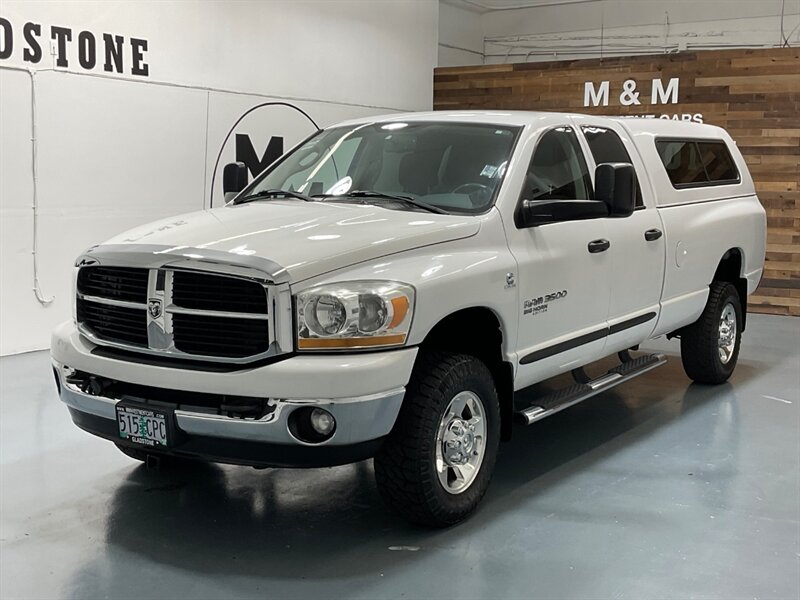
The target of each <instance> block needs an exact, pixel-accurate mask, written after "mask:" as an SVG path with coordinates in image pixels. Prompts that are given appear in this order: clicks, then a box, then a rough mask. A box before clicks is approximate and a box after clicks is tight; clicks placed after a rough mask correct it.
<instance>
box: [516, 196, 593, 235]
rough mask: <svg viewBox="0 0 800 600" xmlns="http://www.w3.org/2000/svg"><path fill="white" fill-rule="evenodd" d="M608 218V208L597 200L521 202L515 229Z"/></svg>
mask: <svg viewBox="0 0 800 600" xmlns="http://www.w3.org/2000/svg"><path fill="white" fill-rule="evenodd" d="M607 216H608V206H607V205H606V204H605V203H604V202H598V201H597V200H523V201H522V204H521V205H520V207H519V210H517V214H516V223H517V227H520V228H522V227H536V226H537V225H545V224H547V223H559V222H561V221H581V220H583V219H596V218H600V217H607Z"/></svg>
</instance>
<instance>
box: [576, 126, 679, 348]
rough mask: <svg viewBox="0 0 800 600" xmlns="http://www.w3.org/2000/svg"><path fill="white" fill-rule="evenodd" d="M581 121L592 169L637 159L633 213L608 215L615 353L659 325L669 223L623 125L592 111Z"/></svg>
mask: <svg viewBox="0 0 800 600" xmlns="http://www.w3.org/2000/svg"><path fill="white" fill-rule="evenodd" d="M576 121H577V122H578V129H579V130H580V132H581V134H582V136H581V137H582V142H583V143H585V145H586V147H587V148H588V156H589V158H590V160H591V161H592V162H593V163H594V164H593V165H592V168H591V172H592V174H594V169H595V168H596V166H597V165H599V164H602V163H609V162H626V163H631V164H633V166H634V169H635V170H636V174H637V180H638V181H637V194H636V210H634V212H633V214H632V215H630V216H629V217H623V218H608V219H606V231H607V236H608V240H609V242H610V243H611V246H610V248H609V250H608V252H607V254H608V255H609V259H610V263H611V264H610V269H609V288H610V298H609V305H608V317H607V320H608V327H609V338H608V341H607V344H606V348H605V352H606V353H611V352H617V351H619V350H622V349H625V348H628V347H630V346H633V345H636V344H638V343H639V342H641V341H643V340H645V339H647V338H648V337H649V336H650V334H651V333H652V332H653V329H654V328H655V325H656V320H657V316H658V312H659V307H660V301H661V290H662V286H663V282H664V260H665V238H664V229H663V225H662V223H661V217H660V215H659V214H658V211H657V210H656V208H655V199H654V198H653V195H652V191H651V187H650V184H649V180H648V178H647V172H646V170H645V168H644V164H643V162H642V160H641V157H640V156H639V154H638V152H637V151H636V148H635V147H634V146H633V144H632V142H631V141H630V139H629V138H628V136H627V135H626V133H625V131H624V129H623V128H622V127H621V126H619V125H617V124H616V123H613V122H611V123H603V124H602V125H600V124H597V123H592V121H591V118H589V117H586V118H583V117H578V118H576Z"/></svg>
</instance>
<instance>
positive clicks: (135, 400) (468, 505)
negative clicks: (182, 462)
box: [52, 112, 765, 526]
mask: <svg viewBox="0 0 800 600" xmlns="http://www.w3.org/2000/svg"><path fill="white" fill-rule="evenodd" d="M242 168H243V166H242V165H237V164H233V165H229V166H228V167H226V177H225V182H226V188H227V189H226V190H225V191H226V193H227V195H228V196H230V198H231V199H230V201H229V202H228V203H227V204H226V206H224V207H220V208H216V209H213V210H209V211H203V212H198V213H193V214H189V215H183V216H181V217H179V218H180V222H181V223H182V225H181V227H168V226H166V225H168V224H169V223H173V222H174V219H170V220H168V221H164V222H163V223H154V224H150V225H145V226H142V227H139V228H136V229H133V230H131V231H129V232H127V233H125V234H123V235H120V236H118V237H116V238H113V239H111V240H109V241H107V242H105V243H103V244H100V245H98V246H94V247H92V248H90V249H89V250H87V251H86V252H85V253H84V255H82V256H80V257H78V259H77V261H76V268H75V289H76V299H75V312H74V318H73V319H72V320H71V321H69V322H67V323H64V324H63V325H61V326H60V327H58V328H57V329H56V330H55V331H54V333H53V339H52V357H53V364H54V370H55V375H56V382H57V385H58V389H59V393H60V396H61V399H62V400H63V401H64V403H66V404H67V406H68V407H69V411H70V413H71V416H72V419H73V421H74V422H75V423H76V424H77V425H78V426H79V427H81V428H83V429H85V430H87V431H89V432H90V433H93V434H95V435H98V436H100V437H103V438H106V439H108V440H111V441H112V442H114V443H115V444H116V445H117V446H118V447H119V449H120V450H122V451H123V452H124V453H125V454H127V455H129V456H132V457H133V458H136V459H140V460H157V459H159V458H163V457H170V458H175V457H177V458H180V457H185V458H196V459H204V460H210V461H218V462H225V463H233V464H242V465H253V466H258V467H261V466H277V467H311V466H326V465H338V464H344V463H348V462H353V461H357V460H363V459H366V458H370V457H374V462H375V476H376V478H377V482H378V486H379V489H380V492H381V494H382V496H383V497H384V498H385V500H386V501H387V503H388V504H389V505H390V506H392V507H393V508H394V509H396V510H397V511H399V512H400V513H402V514H403V515H405V516H406V517H407V518H409V519H411V520H413V521H416V522H420V523H425V524H429V525H434V526H445V525H449V524H452V523H455V522H457V521H459V520H461V519H463V518H465V517H466V516H467V515H469V514H470V513H471V512H472V511H473V510H474V509H475V507H476V506H477V505H478V503H479V501H480V500H481V497H482V496H483V494H484V492H485V491H486V489H487V487H488V485H489V480H490V478H491V475H492V470H493V468H494V464H495V458H496V456H497V450H498V445H499V444H500V442H501V440H503V439H508V438H509V437H510V436H511V433H512V427H511V425H512V421H513V420H518V421H519V422H521V423H526V424H531V423H534V422H536V421H538V420H540V419H543V418H545V417H547V416H549V415H551V414H553V413H555V412H557V411H559V410H562V409H564V408H567V407H569V406H571V405H573V404H575V403H577V402H579V401H582V400H584V399H586V398H589V397H591V396H594V395H596V394H598V393H600V392H602V391H604V390H607V389H608V388H610V387H612V386H615V385H617V384H619V383H622V382H624V381H626V380H628V379H631V378H632V377H636V376H638V375H641V374H643V373H646V372H647V371H649V370H650V369H653V368H656V367H658V366H660V365H661V364H663V363H664V360H665V359H664V357H663V356H662V355H658V354H654V355H653V354H640V355H638V356H636V355H633V354H631V351H632V350H631V349H633V348H636V347H638V345H639V344H641V343H643V342H645V341H646V340H648V339H650V338H653V337H657V336H661V335H667V336H676V337H679V338H680V344H681V358H682V361H683V365H684V367H685V370H686V373H687V374H688V375H689V377H691V378H692V379H694V380H695V381H698V382H703V383H709V384H715V383H720V382H723V381H725V380H726V379H727V378H728V377H729V376H730V375H731V373H732V371H733V369H734V366H735V365H736V360H737V356H738V352H739V344H740V339H741V334H742V331H743V330H744V327H745V316H746V298H747V295H748V294H749V293H752V292H753V291H754V290H755V288H756V285H757V284H758V281H759V278H760V277H761V272H762V267H763V260H764V245H765V214H764V210H763V208H762V207H761V205H760V203H759V201H758V198H757V197H756V195H755V192H754V189H753V182H752V180H751V178H750V175H749V173H748V171H747V167H746V166H745V163H744V161H743V160H742V156H741V154H740V153H739V151H738V150H737V148H736V145H735V144H734V143H733V141H732V140H731V138H730V137H729V136H728V134H727V133H726V132H725V131H723V130H722V129H719V128H717V127H712V126H708V125H697V124H692V123H678V122H668V121H660V120H659V121H655V120H635V119H629V120H624V119H619V120H618V119H609V118H603V117H594V116H581V115H566V114H555V113H525V112H519V113H513V112H511V113H500V112H486V113H480V112H471V113H426V114H410V115H393V116H390V117H385V118H372V119H367V120H357V121H351V122H347V123H343V124H340V125H337V126H335V127H331V128H329V129H326V130H323V131H319V132H318V133H317V134H316V135H314V136H313V137H312V138H310V139H309V140H306V141H305V142H303V143H301V144H300V145H299V146H298V147H296V148H294V149H293V150H292V151H290V152H288V153H287V154H286V155H284V156H283V157H281V158H280V159H279V160H277V161H276V162H275V163H273V164H272V165H271V166H270V167H269V168H267V170H266V171H265V172H264V173H263V174H262V175H261V176H259V177H258V178H257V179H256V180H255V181H254V182H252V183H251V184H250V185H247V186H246V187H244V189H241V186H239V185H238V184H237V183H236V182H240V181H242V177H241V176H240V174H241V173H240V171H241V169H242ZM608 356H619V358H620V364H619V365H618V366H616V367H614V368H612V369H611V370H609V371H608V372H607V373H606V374H604V375H602V376H601V377H598V378H596V379H590V378H589V377H588V376H586V374H585V372H584V371H583V370H582V367H583V366H584V365H587V364H589V363H592V362H594V361H597V360H599V359H601V358H604V357H608ZM566 371H572V372H573V375H574V376H575V379H576V382H575V384H574V385H572V386H570V387H568V388H566V389H562V390H558V392H557V393H554V394H552V395H549V396H544V397H539V398H537V399H536V400H535V401H534V402H533V403H532V404H527V403H523V402H522V401H521V399H520V398H521V396H522V395H518V396H517V397H516V398H515V391H518V390H521V389H523V388H527V387H529V386H531V385H533V384H535V383H537V382H540V381H542V380H544V379H547V378H550V377H553V376H556V375H558V374H560V373H563V372H566Z"/></svg>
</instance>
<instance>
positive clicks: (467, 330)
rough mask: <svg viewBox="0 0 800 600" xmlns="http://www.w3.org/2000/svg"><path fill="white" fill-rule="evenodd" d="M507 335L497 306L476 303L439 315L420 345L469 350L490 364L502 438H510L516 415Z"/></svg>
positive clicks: (456, 351) (512, 373)
mask: <svg viewBox="0 0 800 600" xmlns="http://www.w3.org/2000/svg"><path fill="white" fill-rule="evenodd" d="M504 336H505V332H504V330H503V324H502V320H501V319H500V317H499V316H498V315H497V313H496V312H495V311H494V310H492V309H491V308H488V307H486V306H473V307H468V308H462V309H459V310H457V311H454V312H452V313H450V314H448V315H446V316H444V317H442V318H441V319H439V321H438V322H437V323H436V325H434V326H433V327H432V328H431V329H430V331H428V333H427V335H426V336H425V339H424V340H423V341H422V343H421V344H420V348H421V349H429V350H439V351H444V352H454V353H459V354H469V355H471V356H474V357H476V358H478V359H479V360H481V361H482V362H483V363H484V364H485V365H486V366H487V367H488V368H489V371H490V372H491V374H492V377H493V378H494V382H495V387H496V388H497V394H498V397H499V400H500V416H501V423H500V435H501V439H503V440H508V439H510V438H511V424H512V421H513V416H514V367H513V365H512V364H511V363H510V362H508V361H506V360H505V357H504V355H503V341H504V339H505V337H504ZM418 360H419V359H418Z"/></svg>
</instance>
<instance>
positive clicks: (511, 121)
mask: <svg viewBox="0 0 800 600" xmlns="http://www.w3.org/2000/svg"><path fill="white" fill-rule="evenodd" d="M564 117H578V118H580V119H586V118H587V117H588V118H591V119H592V121H593V122H594V123H595V124H602V122H603V121H616V122H619V123H621V124H623V125H624V126H625V127H626V128H627V129H628V130H629V131H631V132H640V131H641V132H650V133H654V134H656V135H665V136H669V135H672V136H682V137H685V136H694V137H704V138H705V137H709V138H711V137H713V138H719V137H721V136H723V135H724V130H723V129H721V128H719V127H716V126H714V125H706V124H702V123H694V122H688V121H676V120H673V119H656V118H631V117H618V116H617V117H615V116H599V115H586V114H580V113H562V112H543V111H528V110H499V109H498V110H438V111H427V112H411V113H394V114H388V115H376V116H370V117H361V118H359V119H352V120H348V121H344V122H343V123H338V124H337V125H357V124H363V123H390V122H397V121H453V122H459V123H486V124H491V125H511V126H525V125H540V126H541V125H544V126H546V125H549V124H551V123H552V124H558V122H559V121H562V120H563V119H564Z"/></svg>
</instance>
